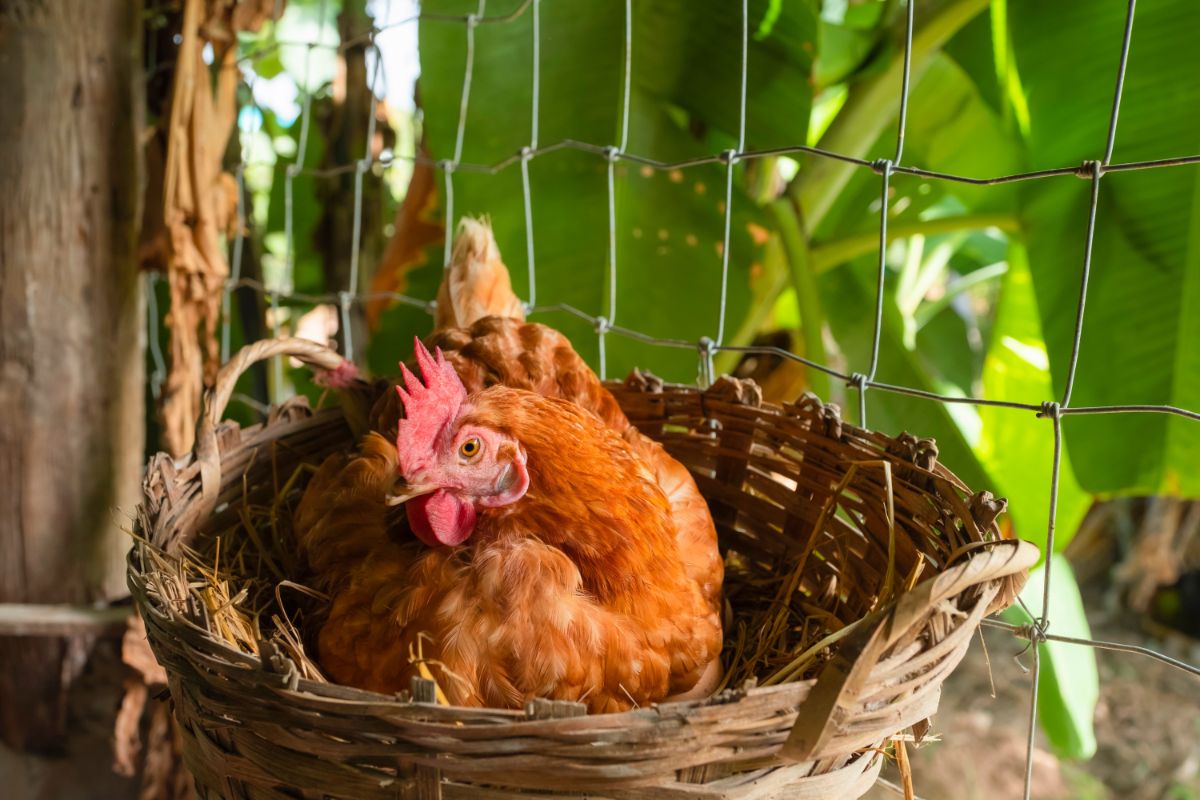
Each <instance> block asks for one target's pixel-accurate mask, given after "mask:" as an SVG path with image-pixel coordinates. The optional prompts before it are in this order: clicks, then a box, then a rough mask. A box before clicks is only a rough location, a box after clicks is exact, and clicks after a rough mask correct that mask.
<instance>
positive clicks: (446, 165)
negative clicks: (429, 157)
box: [437, 158, 458, 173]
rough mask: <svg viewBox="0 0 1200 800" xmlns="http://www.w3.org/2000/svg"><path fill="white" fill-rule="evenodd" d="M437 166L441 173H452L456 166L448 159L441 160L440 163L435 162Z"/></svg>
mask: <svg viewBox="0 0 1200 800" xmlns="http://www.w3.org/2000/svg"><path fill="white" fill-rule="evenodd" d="M437 166H438V169H440V170H441V171H442V172H445V173H452V172H454V169H455V167H457V166H458V165H457V164H455V163H454V162H453V161H451V160H450V159H448V158H443V159H442V160H441V161H439V162H437Z"/></svg>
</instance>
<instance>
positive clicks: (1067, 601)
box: [1002, 554, 1100, 758]
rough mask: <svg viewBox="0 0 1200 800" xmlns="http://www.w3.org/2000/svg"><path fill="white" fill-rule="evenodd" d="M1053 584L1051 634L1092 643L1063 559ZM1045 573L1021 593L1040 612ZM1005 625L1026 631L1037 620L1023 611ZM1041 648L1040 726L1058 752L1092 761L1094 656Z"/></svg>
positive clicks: (1062, 647)
mask: <svg viewBox="0 0 1200 800" xmlns="http://www.w3.org/2000/svg"><path fill="white" fill-rule="evenodd" d="M1051 564H1052V567H1051V578H1050V581H1051V583H1050V609H1049V611H1050V614H1049V618H1050V620H1051V626H1050V631H1052V632H1053V633H1055V634H1058V635H1060V636H1071V637H1075V638H1080V639H1090V638H1091V629H1090V628H1089V627H1088V622H1087V615H1086V614H1085V613H1084V608H1083V599H1082V598H1081V597H1080V596H1079V586H1078V585H1077V584H1076V583H1075V575H1074V573H1073V572H1072V570H1071V564H1070V562H1069V561H1067V559H1066V558H1065V557H1063V556H1061V555H1057V554H1056V555H1054V556H1053V557H1052V562H1051ZM1044 580H1045V567H1040V568H1038V569H1036V570H1034V571H1033V572H1032V573H1030V575H1029V582H1028V583H1026V584H1025V588H1024V589H1023V590H1022V591H1021V599H1022V600H1024V601H1025V605H1026V606H1028V607H1029V608H1030V609H1032V610H1034V611H1036V610H1038V609H1040V608H1041V606H1042V590H1043V587H1044V585H1045V584H1044ZM1002 616H1003V617H1004V618H1005V619H1006V620H1008V621H1009V622H1012V623H1014V624H1017V625H1028V624H1030V623H1032V622H1033V621H1034V620H1033V618H1032V617H1030V616H1029V614H1028V613H1026V612H1025V610H1024V609H1023V608H1021V606H1020V605H1014V606H1011V607H1009V608H1008V609H1007V610H1006V611H1004V613H1003V615H1002ZM1037 647H1038V654H1039V659H1040V665H1041V668H1040V670H1039V671H1040V676H1039V680H1038V721H1039V722H1040V723H1041V726H1042V730H1043V731H1044V732H1045V733H1046V738H1047V739H1049V740H1050V744H1051V746H1052V747H1053V748H1054V751H1055V752H1056V753H1057V754H1058V755H1060V756H1063V757H1066V758H1091V757H1092V756H1093V755H1095V753H1096V733H1095V727H1094V725H1093V718H1094V717H1095V713H1096V700H1097V698H1098V697H1099V696H1100V678H1099V676H1098V674H1097V671H1096V654H1095V653H1094V652H1092V649H1091V648H1090V647H1086V646H1083V645H1078V644H1067V643H1064V642H1054V641H1047V642H1044V643H1042V644H1040V645H1037Z"/></svg>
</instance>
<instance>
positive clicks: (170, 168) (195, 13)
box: [144, 0, 282, 456]
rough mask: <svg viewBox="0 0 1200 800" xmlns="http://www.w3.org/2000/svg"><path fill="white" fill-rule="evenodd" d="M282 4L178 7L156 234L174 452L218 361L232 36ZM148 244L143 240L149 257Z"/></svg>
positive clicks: (229, 191)
mask: <svg viewBox="0 0 1200 800" xmlns="http://www.w3.org/2000/svg"><path fill="white" fill-rule="evenodd" d="M281 9H282V3H278V4H277V3H275V2H274V1H273V0H250V1H249V2H241V3H237V2H234V0H187V2H186V4H185V6H184V13H183V25H182V29H181V32H180V33H181V36H182V41H181V42H180V45H179V52H178V57H177V59H176V68H175V78H174V84H173V90H172V98H171V111H170V115H169V123H168V128H167V149H166V159H165V164H164V167H163V214H162V224H163V226H164V228H165V236H163V237H162V238H161V242H163V243H165V256H166V268H167V276H168V282H169V285H170V293H171V310H170V313H169V314H168V315H167V325H168V326H169V328H170V330H171V366H170V371H169V373H168V375H167V379H166V383H165V384H164V386H163V394H162V401H161V402H162V405H161V407H160V413H161V416H162V421H163V445H164V446H165V447H166V449H167V450H169V451H170V452H171V453H172V454H174V455H177V456H178V455H182V454H183V453H186V452H187V451H188V450H190V449H191V447H192V443H193V437H194V432H195V427H196V420H197V419H198V418H199V415H200V410H201V406H200V402H201V400H200V398H201V394H202V392H203V389H204V387H205V386H206V385H208V384H211V382H212V381H213V380H214V379H215V377H216V372H217V369H218V367H219V366H220V364H219V363H218V360H219V351H218V345H217V337H216V331H217V323H218V321H219V315H220V306H221V292H222V290H223V288H224V285H225V280H226V277H227V276H228V274H229V264H228V262H227V260H226V257H225V251H224V247H223V243H222V239H221V236H222V234H227V233H228V232H229V231H230V230H231V226H232V225H233V224H234V221H235V218H236V197H237V189H236V184H235V182H234V179H233V177H232V176H230V175H229V174H228V173H227V172H225V171H224V170H223V169H222V159H223V157H224V153H225V148H226V145H227V143H228V141H229V136H230V134H231V133H232V131H233V124H234V120H235V119H236V116H237V104H236V93H237V84H238V81H239V72H238V68H237V63H236V50H237V48H236V47H234V46H232V45H233V44H234V43H235V41H236V37H235V35H234V34H235V33H236V31H238V30H241V29H250V30H253V29H256V28H257V27H259V26H261V25H262V23H263V21H264V20H265V19H267V18H268V17H269V16H271V15H272V14H273V13H278V12H280V11H281ZM209 43H211V44H213V45H214V52H215V53H216V61H217V63H218V64H219V68H218V69H217V82H216V88H215V90H214V89H213V88H212V84H211V81H210V80H209V77H210V76H209V68H208V66H207V65H206V64H205V63H204V59H203V55H202V53H203V50H204V45H205V44H209ZM144 241H147V240H144ZM148 241H153V239H152V240H148ZM153 250H154V248H153V247H148V248H147V252H146V255H147V257H148V258H150V260H153V258H152V256H153Z"/></svg>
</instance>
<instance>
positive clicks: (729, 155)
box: [717, 148, 738, 164]
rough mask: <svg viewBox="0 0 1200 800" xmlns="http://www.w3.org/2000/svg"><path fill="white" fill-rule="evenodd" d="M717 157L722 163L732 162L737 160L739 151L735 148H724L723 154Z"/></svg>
mask: <svg viewBox="0 0 1200 800" xmlns="http://www.w3.org/2000/svg"><path fill="white" fill-rule="evenodd" d="M717 157H718V158H719V159H721V163H722V164H732V163H733V162H734V161H736V160H737V157H738V151H737V150H734V149H732V148H730V149H729V150H722V151H721V154H720V155H719V156H717Z"/></svg>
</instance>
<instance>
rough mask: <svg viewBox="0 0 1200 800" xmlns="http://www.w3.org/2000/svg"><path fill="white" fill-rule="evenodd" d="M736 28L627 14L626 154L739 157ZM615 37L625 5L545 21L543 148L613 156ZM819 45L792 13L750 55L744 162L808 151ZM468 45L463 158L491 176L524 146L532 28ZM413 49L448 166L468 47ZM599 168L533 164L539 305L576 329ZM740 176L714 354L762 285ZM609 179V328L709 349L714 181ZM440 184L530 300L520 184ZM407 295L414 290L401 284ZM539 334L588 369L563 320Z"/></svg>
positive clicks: (759, 224) (604, 266)
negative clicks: (782, 151)
mask: <svg viewBox="0 0 1200 800" xmlns="http://www.w3.org/2000/svg"><path fill="white" fill-rule="evenodd" d="M443 5H447V7H452V6H453V4H452V3H451V4H445V3H431V4H427V5H426V9H427V10H429V11H433V12H440V11H441V10H443V9H442V6H443ZM770 10H771V4H770V3H768V2H766V1H765V0H761V1H758V2H753V3H751V8H750V18H749V25H750V29H751V30H757V29H758V28H759V25H760V22H761V21H762V20H763V19H764V18H765V15H766V14H767V13H768V12H769V11H770ZM739 14H740V11H739V10H738V9H737V8H736V7H733V6H729V7H722V9H721V10H720V11H719V13H718V12H714V11H713V9H712V8H711V7H704V8H701V7H700V6H698V5H696V4H692V3H686V2H681V0H654V2H639V3H637V4H635V18H634V28H633V41H634V46H633V51H632V65H633V66H632V70H633V72H632V94H631V98H630V104H629V107H630V120H629V142H628V147H627V150H628V152H631V153H637V154H640V155H646V156H649V157H651V158H655V159H659V160H663V161H673V160H678V159H684V158H693V157H697V156H702V155H704V156H707V155H710V154H711V153H712V152H714V151H715V150H719V149H723V148H726V147H732V146H735V145H736V137H737V117H738V114H737V111H738V91H739V86H738V76H739V71H740V61H741V54H740V50H739V48H730V47H728V42H729V31H730V30H731V29H736V28H737V27H739V26H740V16H739ZM624 29H625V18H624V7H623V5H622V4H620V3H606V2H588V3H573V4H554V3H547V4H543V7H542V8H541V34H542V41H541V71H540V74H541V93H540V118H539V121H538V122H539V142H540V143H541V144H543V145H545V144H550V143H554V142H559V141H562V140H564V139H574V140H577V141H582V142H587V143H591V144H595V145H601V146H604V145H610V144H616V143H618V142H619V141H620V135H621V134H620V127H621V126H620V110H621V106H622V103H621V94H622V83H621V81H620V76H621V73H622V65H621V62H622V54H623V49H624V45H623V40H624ZM815 30H816V23H815V14H814V12H813V9H812V8H811V4H810V3H807V2H803V3H788V4H784V6H783V8H782V10H781V11H780V13H779V15H778V17H777V18H776V19H775V20H774V21H773V24H771V25H770V26H769V33H768V35H766V36H765V38H763V39H762V40H761V41H760V40H752V41H751V43H750V51H749V56H748V62H749V65H748V70H749V82H748V91H749V96H748V99H747V107H748V109H749V114H748V117H747V128H746V137H747V145H748V146H750V147H769V146H773V145H777V144H782V143H787V142H795V141H803V140H804V137H805V135H806V130H807V127H806V126H807V122H806V121H807V118H808V109H809V106H810V104H811V89H810V88H809V85H808V81H807V77H808V73H809V71H810V69H811V58H812V56H811V51H812V42H813V39H814V38H815ZM475 35H476V47H475V62H474V71H473V83H472V89H471V100H470V108H469V113H468V116H467V120H466V127H465V130H464V139H463V153H462V157H463V160H464V161H465V162H471V163H484V164H489V163H494V162H496V161H499V160H501V159H503V158H506V157H508V156H510V155H511V154H512V153H514V152H516V151H517V150H518V149H519V148H520V147H521V146H523V145H525V144H527V143H528V142H529V136H530V108H531V105H532V94H531V70H532V62H531V49H530V42H531V37H532V28H531V17H530V15H528V14H526V15H524V16H523V17H521V18H519V19H517V20H515V21H513V22H511V23H506V24H504V25H487V26H480V27H479V28H478V29H476V32H475ZM420 36H421V52H422V53H423V54H425V57H424V59H423V63H422V75H421V82H420V92H421V100H422V105H423V107H424V110H425V115H424V123H425V131H426V144H427V146H428V147H429V150H430V152H431V154H432V155H433V156H434V157H435V158H439V159H443V158H451V157H452V156H453V154H454V148H455V140H456V137H457V127H458V125H457V123H458V112H459V103H460V98H461V88H462V80H463V69H464V65H465V56H466V50H465V35H464V32H463V29H462V26H461V25H454V24H446V23H439V22H426V23H423V24H422V25H421V31H420ZM607 169H608V165H607V164H606V162H605V161H604V159H603V158H600V157H598V156H596V155H595V154H591V153H581V152H578V151H574V150H560V151H557V152H553V153H549V154H544V155H541V156H539V157H538V158H536V159H534V160H533V161H531V162H530V163H529V176H530V188H531V201H532V213H533V221H534V239H535V255H536V264H537V267H538V272H537V300H538V303H539V304H547V303H568V304H570V305H572V306H575V307H577V308H579V309H582V310H584V311H585V312H587V313H589V314H601V313H609V298H608V261H609V255H608V248H609V218H608V191H607ZM742 172H743V171H742V167H740V166H738V167H737V168H736V170H735V179H736V180H735V187H734V191H733V205H732V217H731V238H730V258H729V280H728V296H727V304H726V316H725V320H726V322H725V331H726V340H727V341H728V340H729V337H730V336H731V335H732V334H733V332H735V331H738V330H739V328H740V327H741V326H742V322H743V320H745V319H747V317H748V315H749V314H750V311H751V289H750V285H751V276H752V275H754V274H758V273H759V272H761V271H762V269H763V264H764V256H765V251H764V246H765V244H766V242H767V241H768V239H769V237H768V236H765V234H766V233H767V232H768V230H769V227H768V226H769V219H768V218H767V217H766V215H765V213H764V211H763V210H762V209H761V208H759V207H758V206H757V205H756V204H755V203H754V202H753V200H752V199H751V198H750V197H749V195H747V194H746V192H744V191H743V190H742V188H741V183H742ZM614 177H615V181H614V183H615V198H616V203H615V206H616V227H615V238H616V244H617V248H616V265H617V267H616V275H617V280H616V285H617V304H616V309H615V320H614V321H615V323H616V324H617V325H619V326H625V327H628V328H632V329H634V330H637V331H640V332H644V333H647V334H650V335H652V336H655V337H660V338H670V339H683V340H689V341H696V340H697V339H699V338H700V337H701V336H706V335H707V336H714V337H715V335H716V333H717V328H718V326H719V319H720V308H721V304H720V295H721V264H722V262H721V243H722V239H723V232H724V219H725V216H724V203H725V184H726V169H725V167H724V166H722V165H719V164H711V165H703V166H697V167H693V168H689V169H686V170H671V171H655V170H653V169H650V168H648V167H641V166H639V165H637V164H632V163H631V162H628V161H620V162H618V163H617V164H616V166H615V168H614ZM453 184H454V212H453V213H454V216H455V218H459V217H461V216H463V215H465V214H476V215H478V214H490V215H491V218H492V223H493V227H494V230H495V233H496V238H497V241H498V243H499V245H500V249H501V252H502V253H504V256H505V259H506V262H507V263H508V264H509V267H510V269H511V271H512V273H513V282H514V288H515V289H516V291H517V292H518V293H519V294H521V295H523V296H526V297H528V292H529V286H528V283H529V282H528V277H527V273H528V270H527V265H528V258H527V249H526V240H525V219H524V212H523V206H522V186H521V175H520V170H519V168H518V167H512V168H509V169H506V170H502V171H500V172H498V173H496V174H494V175H489V174H478V173H473V172H468V171H466V170H463V171H458V172H456V173H454V175H453ZM443 202H444V198H443ZM441 260H442V258H441V253H440V252H438V253H437V254H436V257H432V258H431V259H430V264H431V265H432V266H431V267H429V268H427V269H425V270H419V271H418V272H425V273H429V272H433V273H440V268H439V266H438V265H440V263H441ZM438 277H440V274H439V275H438ZM413 280H414V281H417V280H420V278H419V277H418V276H417V274H415V273H414V276H413ZM433 282H435V280H433V279H429V280H426V283H433ZM414 285H416V284H414ZM402 318H406V319H409V320H410V322H411V323H412V324H420V325H423V326H427V325H428V320H427V319H422V318H420V317H419V315H417V316H413V315H400V316H397V317H396V318H395V319H397V320H399V319H402ZM539 321H542V322H545V323H547V324H550V325H553V326H555V327H557V328H559V329H560V330H562V331H563V332H564V333H566V334H567V335H568V336H569V337H571V339H572V341H574V342H575V344H576V347H577V348H578V349H579V351H580V353H581V355H583V356H584V357H585V358H587V359H588V360H589V362H590V363H592V364H593V366H595V365H596V364H597V361H598V359H597V354H598V350H597V337H596V334H595V332H594V331H592V330H591V328H590V326H589V325H588V324H586V323H585V322H583V321H580V320H578V319H576V318H574V317H571V316H569V315H567V314H546V315H543V316H541V317H540V318H539ZM425 329H426V328H421V329H418V330H417V331H415V332H422V333H423V332H424V330H425ZM390 330H391V329H389V331H390ZM396 333H397V334H400V333H403V334H409V333H411V332H410V331H407V330H404V331H401V330H399V329H397V330H396ZM388 338H389V339H390V338H391V337H390V336H389V337H388ZM393 341H395V340H393ZM400 341H404V340H403V339H401V340H400ZM606 343H607V365H608V375H609V376H617V375H622V374H624V373H625V372H626V371H628V370H629V369H630V368H631V367H633V366H635V365H636V366H641V367H644V368H649V369H651V370H653V371H655V372H657V373H659V374H661V375H662V376H663V377H665V378H668V379H671V380H678V381H688V382H690V381H692V380H694V379H695V376H696V368H697V363H698V357H697V354H696V353H695V352H694V350H693V351H689V350H682V351H681V350H678V349H671V348H665V347H660V346H653V345H650V344H646V343H643V342H640V341H635V340H631V339H628V338H624V337H622V336H619V335H616V334H610V335H608V336H607V338H606ZM396 346H400V345H399V343H398V342H396Z"/></svg>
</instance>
